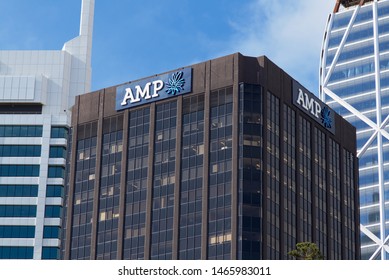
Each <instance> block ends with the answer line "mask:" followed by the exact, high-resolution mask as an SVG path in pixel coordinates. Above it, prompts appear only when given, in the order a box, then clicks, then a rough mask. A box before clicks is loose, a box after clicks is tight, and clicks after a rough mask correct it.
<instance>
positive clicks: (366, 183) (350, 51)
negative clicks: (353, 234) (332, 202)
mask: <svg viewBox="0 0 389 280" xmlns="http://www.w3.org/2000/svg"><path fill="white" fill-rule="evenodd" d="M320 94H321V96H320V97H321V99H322V100H323V101H325V102H326V103H327V104H329V105H330V106H331V107H332V108H333V109H334V110H335V111H337V112H338V113H339V114H340V115H342V116H343V117H344V118H345V119H347V120H348V121H349V122H350V123H352V124H353V125H354V126H355V127H356V128H357V143H358V157H359V173H360V175H359V185H360V214H361V253H362V254H361V255H362V258H363V259H382V260H384V259H389V246H388V241H389V1H387V0H381V1H378V0H374V1H373V0H370V1H364V0H362V1H355V0H338V1H337V3H336V6H335V9H334V12H333V13H332V14H331V15H330V16H329V18H328V22H327V27H326V30H325V35H324V40H323V46H322V53H321V64H320Z"/></svg>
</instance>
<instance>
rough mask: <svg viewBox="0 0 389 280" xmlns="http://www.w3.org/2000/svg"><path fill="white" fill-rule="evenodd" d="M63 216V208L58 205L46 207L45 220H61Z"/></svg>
mask: <svg viewBox="0 0 389 280" xmlns="http://www.w3.org/2000/svg"><path fill="white" fill-rule="evenodd" d="M61 214H62V207H61V206H58V205H46V207H45V218H60V217H61Z"/></svg>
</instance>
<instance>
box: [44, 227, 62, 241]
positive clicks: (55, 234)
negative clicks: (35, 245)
mask: <svg viewBox="0 0 389 280" xmlns="http://www.w3.org/2000/svg"><path fill="white" fill-rule="evenodd" d="M59 237H60V227H57V226H44V228H43V238H59Z"/></svg>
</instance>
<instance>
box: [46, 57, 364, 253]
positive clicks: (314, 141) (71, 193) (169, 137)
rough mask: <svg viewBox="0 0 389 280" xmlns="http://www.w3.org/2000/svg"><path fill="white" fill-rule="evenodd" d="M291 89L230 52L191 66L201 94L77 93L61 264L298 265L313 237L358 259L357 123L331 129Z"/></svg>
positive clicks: (256, 61) (273, 70)
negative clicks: (128, 98)
mask: <svg viewBox="0 0 389 280" xmlns="http://www.w3.org/2000/svg"><path fill="white" fill-rule="evenodd" d="M292 88H293V79H292V78H291V77H290V76H288V75H287V74H286V73H285V72H283V71H282V70H281V69H280V68H278V67H277V66H276V65H274V64H273V63H272V62H271V61H270V60H268V59H267V58H266V57H259V58H252V57H245V56H242V55H240V54H234V55H231V56H227V57H223V58H219V59H215V60H212V61H208V62H205V63H200V64H196V65H193V66H192V92H191V93H188V94H184V95H179V96H172V97H171V98H169V99H165V100H164V101H159V102H158V101H156V102H151V103H149V104H145V105H140V106H137V107H134V108H131V109H127V110H123V111H116V110H115V96H116V87H112V88H107V89H104V90H100V91H97V92H93V93H90V94H86V95H83V96H79V97H77V101H76V105H75V107H74V108H73V128H72V131H71V133H70V135H71V136H72V140H71V143H73V144H72V147H69V148H68V149H70V151H69V155H70V156H69V157H70V159H69V163H70V164H69V178H68V189H67V191H66V194H65V196H66V202H65V205H66V209H65V211H64V212H65V219H64V221H65V222H64V225H63V227H62V228H63V231H64V233H63V240H62V241H63V242H62V246H63V247H62V258H64V259H191V260H194V259H213V260H223V259H288V258H289V256H288V252H289V251H291V250H292V249H294V248H295V245H296V244H297V243H298V242H304V241H309V242H314V243H316V244H317V245H318V246H319V248H320V250H321V252H322V253H323V255H324V257H325V258H326V259H359V258H360V252H359V243H360V241H359V234H358V224H359V211H358V208H359V201H358V195H357V183H358V182H357V179H356V178H357V177H358V172H357V170H358V162H357V159H356V148H355V147H356V141H355V128H354V127H352V126H351V125H349V124H348V123H347V122H345V121H344V120H343V119H342V118H340V117H339V116H338V115H334V116H333V123H334V125H336V131H335V133H332V132H331V131H329V130H327V129H326V128H325V127H323V125H322V124H321V123H320V122H318V121H316V120H314V119H312V117H311V116H309V112H306V111H303V110H302V109H301V108H298V107H297V106H295V105H294V103H293V100H292V96H293V95H292ZM142 94H143V95H144V96H145V97H147V92H142ZM92 127H93V129H92ZM56 191H57V192H60V191H61V190H60V189H59V190H56ZM53 192H54V189H53ZM52 210H56V211H57V210H58V211H60V209H52ZM55 213H57V212H55ZM47 234H48V235H50V234H54V235H55V234H57V231H56V229H47ZM46 254H47V257H48V258H50V257H51V256H52V254H51V253H50V252H47V253H46ZM53 254H54V253H53Z"/></svg>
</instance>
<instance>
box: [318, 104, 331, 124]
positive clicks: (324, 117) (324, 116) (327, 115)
mask: <svg viewBox="0 0 389 280" xmlns="http://www.w3.org/2000/svg"><path fill="white" fill-rule="evenodd" d="M321 123H322V124H323V125H324V127H325V128H331V125H332V119H331V110H330V109H328V107H327V106H326V107H324V108H323V110H321Z"/></svg>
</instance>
